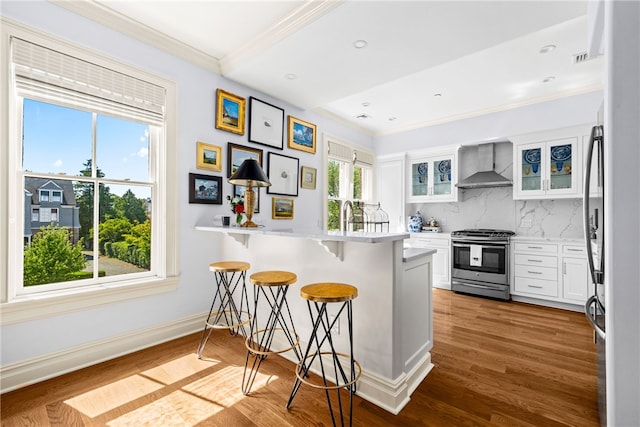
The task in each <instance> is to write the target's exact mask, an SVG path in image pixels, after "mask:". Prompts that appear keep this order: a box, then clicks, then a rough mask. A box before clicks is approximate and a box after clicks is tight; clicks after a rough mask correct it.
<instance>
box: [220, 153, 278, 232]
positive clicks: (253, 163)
mask: <svg viewBox="0 0 640 427" xmlns="http://www.w3.org/2000/svg"><path fill="white" fill-rule="evenodd" d="M229 183H230V184H234V185H242V186H245V187H247V189H246V190H245V192H244V206H245V214H246V215H247V220H246V221H245V222H243V223H242V225H241V227H257V226H258V224H256V223H255V222H253V221H252V220H251V218H252V217H253V207H254V205H255V202H256V193H255V192H254V191H253V187H269V186H270V185H271V182H269V178H267V175H266V174H265V173H264V170H262V168H261V167H260V163H258V161H257V160H256V159H245V160H244V161H243V162H242V164H241V165H240V167H238V169H236V171H235V172H234V173H233V174H232V175H231V177H230V178H229Z"/></svg>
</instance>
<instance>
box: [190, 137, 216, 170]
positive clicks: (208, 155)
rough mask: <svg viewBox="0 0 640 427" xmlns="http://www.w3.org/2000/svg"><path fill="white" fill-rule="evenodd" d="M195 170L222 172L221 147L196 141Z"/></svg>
mask: <svg viewBox="0 0 640 427" xmlns="http://www.w3.org/2000/svg"><path fill="white" fill-rule="evenodd" d="M196 168H198V169H207V170H210V171H214V172H222V147H218V146H217V145H211V144H206V143H204V142H200V141H198V143H197V145H196Z"/></svg>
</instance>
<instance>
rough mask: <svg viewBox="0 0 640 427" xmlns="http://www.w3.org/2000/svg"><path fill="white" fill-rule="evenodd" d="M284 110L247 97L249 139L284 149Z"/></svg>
mask: <svg viewBox="0 0 640 427" xmlns="http://www.w3.org/2000/svg"><path fill="white" fill-rule="evenodd" d="M283 139H284V110H283V109H282V108H280V107H276V106H275V105H271V104H269V103H268V102H264V101H261V100H259V99H258V98H254V97H253V96H250V97H249V141H250V142H255V143H256V144H262V145H267V146H269V147H273V148H277V149H278V150H283V149H284V142H283Z"/></svg>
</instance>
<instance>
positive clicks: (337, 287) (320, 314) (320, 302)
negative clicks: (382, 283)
mask: <svg viewBox="0 0 640 427" xmlns="http://www.w3.org/2000/svg"><path fill="white" fill-rule="evenodd" d="M300 296H302V298H304V299H306V300H307V306H308V308H309V315H310V316H311V323H312V325H313V328H312V331H311V337H310V338H309V343H308V345H307V350H306V351H305V353H304V356H303V357H302V360H301V361H300V363H298V364H297V365H296V380H295V382H294V384H293V388H292V390H291V395H290V396H289V401H288V402H287V409H289V407H290V406H291V403H292V402H293V398H294V397H295V395H296V393H298V390H299V389H300V386H301V385H302V383H304V384H307V385H309V386H311V387H315V388H320V389H324V390H325V393H326V396H327V402H328V403H329V412H330V413H331V420H332V421H333V425H334V426H335V425H336V420H335V415H334V411H333V405H332V403H331V396H330V393H329V391H330V390H336V391H337V395H338V406H339V408H340V423H341V425H344V414H343V410H342V397H341V395H340V390H341V389H342V388H344V389H346V390H347V392H348V393H349V425H351V424H352V421H353V417H352V413H353V394H354V393H355V392H356V381H358V379H359V378H360V375H362V367H361V366H360V364H359V363H358V362H357V361H356V360H355V359H354V358H353V317H352V301H353V300H354V299H355V298H356V297H357V296H358V289H357V288H356V287H355V286H352V285H347V284H344V283H314V284H311V285H307V286H304V287H302V289H300ZM331 303H342V305H341V306H340V308H339V310H338V312H337V314H336V315H335V318H333V320H331V321H330V318H329V314H328V313H327V304H331ZM345 309H346V310H345ZM344 311H346V315H347V327H348V329H349V354H345V353H339V352H338V351H336V348H335V346H334V342H333V336H332V335H331V332H332V330H333V328H334V327H335V326H336V323H337V322H338V321H339V319H340V315H341V314H342V313H343V312H344ZM325 342H326V343H328V347H329V348H330V351H322V346H323V345H324V344H325ZM314 348H315V349H314ZM325 348H326V347H325ZM313 349H314V350H313ZM312 350H313V351H312ZM323 355H329V357H323ZM318 356H319V357H318ZM316 359H317V360H318V362H319V365H320V370H321V372H322V384H314V383H312V382H311V381H310V380H309V379H308V374H309V369H310V367H311V365H312V364H313V362H314V361H315V360H316ZM327 374H333V380H334V381H335V385H331V384H329V382H328V380H327Z"/></svg>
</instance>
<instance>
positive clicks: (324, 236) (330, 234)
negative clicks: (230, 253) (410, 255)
mask: <svg viewBox="0 0 640 427" xmlns="http://www.w3.org/2000/svg"><path fill="white" fill-rule="evenodd" d="M196 230H201V231H217V232H220V233H226V234H244V235H268V236H283V237H297V238H303V239H315V240H323V241H335V242H359V243H380V242H389V241H394V240H404V239H408V238H409V233H408V232H406V233H371V232H363V231H348V232H343V231H321V230H294V229H292V228H267V227H258V228H243V227H221V226H209V225H196Z"/></svg>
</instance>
